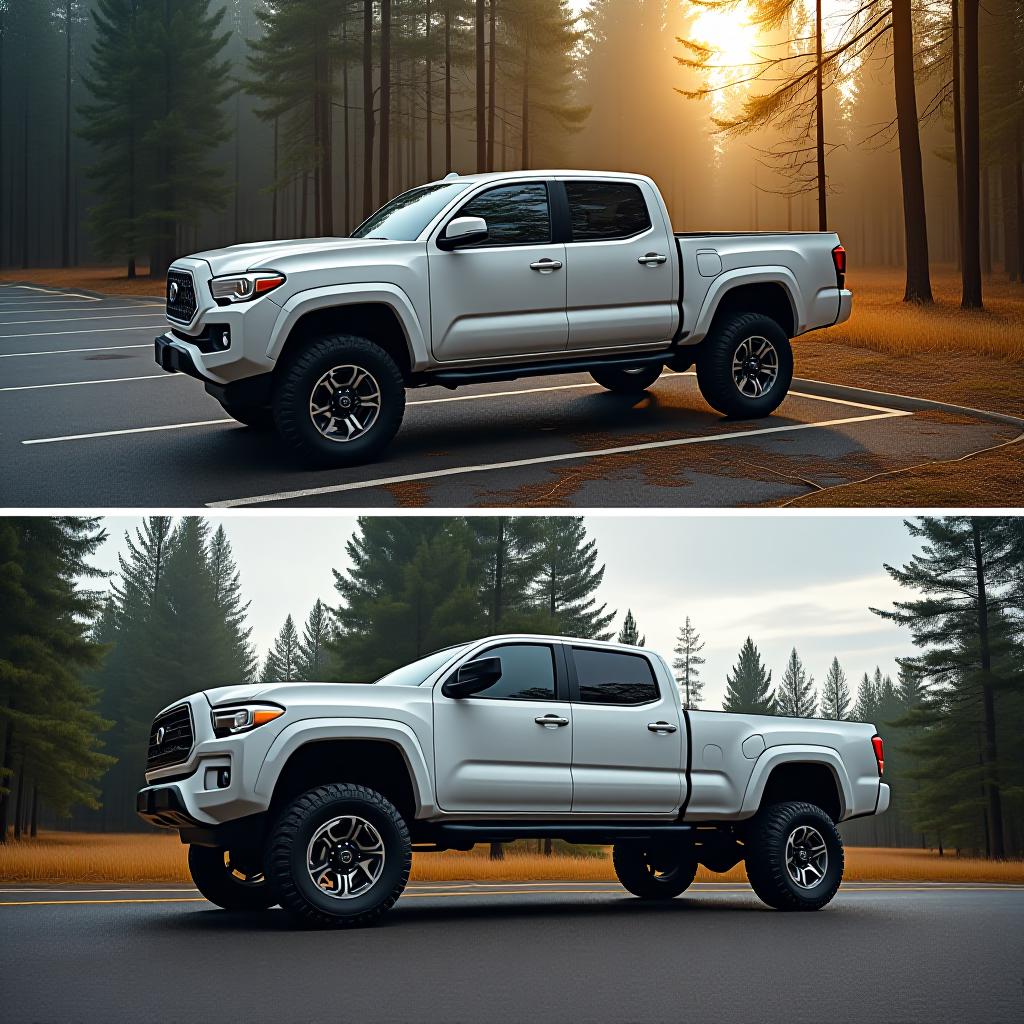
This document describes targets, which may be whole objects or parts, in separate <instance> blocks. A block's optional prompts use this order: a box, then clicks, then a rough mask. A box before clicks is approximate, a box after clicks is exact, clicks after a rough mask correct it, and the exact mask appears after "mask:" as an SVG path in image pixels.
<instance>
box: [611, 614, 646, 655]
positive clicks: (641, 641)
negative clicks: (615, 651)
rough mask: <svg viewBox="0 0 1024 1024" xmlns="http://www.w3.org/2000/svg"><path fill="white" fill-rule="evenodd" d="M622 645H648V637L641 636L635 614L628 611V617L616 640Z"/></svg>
mask: <svg viewBox="0 0 1024 1024" xmlns="http://www.w3.org/2000/svg"><path fill="white" fill-rule="evenodd" d="M616 639H617V640H618V642H619V643H620V644H630V645H631V646H633V647H644V646H646V644H647V637H646V636H641V635H640V630H639V629H638V628H637V625H636V619H634V618H633V612H632V611H631V610H630V609H628V608H627V609H626V617H625V618H624V619H623V620H622V628H621V629H620V630H619V635H618V637H617V638H616Z"/></svg>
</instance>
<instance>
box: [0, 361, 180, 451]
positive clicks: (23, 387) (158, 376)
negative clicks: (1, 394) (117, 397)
mask: <svg viewBox="0 0 1024 1024" xmlns="http://www.w3.org/2000/svg"><path fill="white" fill-rule="evenodd" d="M175 376H176V374H170V373H153V374H148V375H147V376H145V377H108V378H107V379H105V380H67V381H62V382H61V383H59V384H19V385H18V386H17V387H14V388H0V391H38V390H39V389H40V388H77V387H78V386H79V385H81V384H125V383H127V382H128V381H131V380H164V379H165V378H166V379H167V380H173V379H174V377H175ZM24 443H25V442H24V441H23V442H22V444H24Z"/></svg>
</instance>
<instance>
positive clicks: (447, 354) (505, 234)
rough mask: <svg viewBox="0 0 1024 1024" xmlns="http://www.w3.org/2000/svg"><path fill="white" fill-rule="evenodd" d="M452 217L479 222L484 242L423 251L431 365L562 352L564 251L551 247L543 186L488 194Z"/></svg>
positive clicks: (520, 185) (565, 337) (565, 338)
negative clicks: (482, 224) (485, 234)
mask: <svg viewBox="0 0 1024 1024" xmlns="http://www.w3.org/2000/svg"><path fill="white" fill-rule="evenodd" d="M455 217H483V218H484V220H486V221H487V229H488V238H487V240H486V241H484V242H480V243H478V244H477V245H473V246H468V247H466V248H461V249H456V250H455V251H454V252H442V251H441V250H440V249H437V248H436V247H435V246H433V245H431V246H430V247H429V255H428V266H429V272H430V332H431V345H432V351H433V353H434V358H436V359H438V360H444V361H452V360H462V359H483V358H501V357H503V356H527V355H533V354H538V355H539V354H543V353H550V352H561V351H564V349H565V348H566V346H567V345H568V342H569V321H568V318H567V316H566V312H565V282H566V268H565V246H564V245H562V244H560V243H559V244H556V243H554V242H553V241H552V238H553V237H554V235H553V232H552V226H551V211H550V203H549V202H548V188H547V185H546V184H545V183H544V182H543V181H537V180H536V179H533V180H531V181H523V182H517V183H515V184H511V185H499V186H497V187H495V188H491V189H487V190H486V191H484V192H480V193H478V194H477V195H476V196H474V197H472V198H471V199H469V200H467V202H465V203H464V204H463V205H462V206H461V207H460V208H459V209H458V210H456V211H455V213H453V214H452V217H451V218H449V219H454V218H455ZM442 230H443V228H442Z"/></svg>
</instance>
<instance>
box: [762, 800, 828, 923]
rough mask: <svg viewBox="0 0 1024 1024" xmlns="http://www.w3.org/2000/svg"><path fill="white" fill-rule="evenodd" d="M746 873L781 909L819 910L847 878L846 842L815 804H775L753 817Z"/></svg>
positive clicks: (767, 899)
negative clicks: (845, 877) (845, 876)
mask: <svg viewBox="0 0 1024 1024" xmlns="http://www.w3.org/2000/svg"><path fill="white" fill-rule="evenodd" d="M744 846H745V847H746V862H747V863H746V866H747V878H748V880H749V881H750V886H751V888H752V889H753V890H754V892H755V893H757V895H758V897H759V898H760V899H761V900H762V901H763V902H765V903H767V904H768V906H770V907H774V908H775V909H776V910H820V909H821V908H822V907H824V906H825V905H826V904H827V903H829V902H830V901H831V899H832V897H833V896H835V894H836V892H837V891H838V889H839V883H840V882H841V881H842V880H843V841H842V838H841V837H840V835H839V830H838V829H837V828H836V826H835V822H834V821H833V820H832V819H831V818H830V817H829V816H828V815H827V814H826V813H825V812H824V811H823V810H822V809H821V808H820V807H817V806H816V805H815V804H809V803H803V802H798V801H790V802H787V803H781V804H770V805H769V806H768V807H765V808H762V809H761V810H760V811H758V813H757V815H756V816H755V817H754V818H753V820H752V821H751V825H750V830H749V831H748V833H747V836H746V840H745V843H744Z"/></svg>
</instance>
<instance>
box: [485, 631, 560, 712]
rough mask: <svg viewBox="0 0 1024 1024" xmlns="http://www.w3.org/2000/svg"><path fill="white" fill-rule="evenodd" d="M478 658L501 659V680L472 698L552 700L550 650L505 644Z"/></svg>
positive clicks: (551, 659)
mask: <svg viewBox="0 0 1024 1024" xmlns="http://www.w3.org/2000/svg"><path fill="white" fill-rule="evenodd" d="M477 657H479V658H500V659H501V678H500V679H499V680H498V681H497V682H496V683H495V684H494V685H493V686H489V687H488V688H487V689H486V690H481V691H480V692H479V693H474V694H473V697H474V698H476V697H486V698H489V699H491V700H554V699H555V661H554V654H553V653H552V651H551V648H550V647H547V646H545V645H542V644H508V645H506V646H504V647H492V648H491V649H490V650H489V651H484V652H483V653H482V654H479V655H477Z"/></svg>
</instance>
